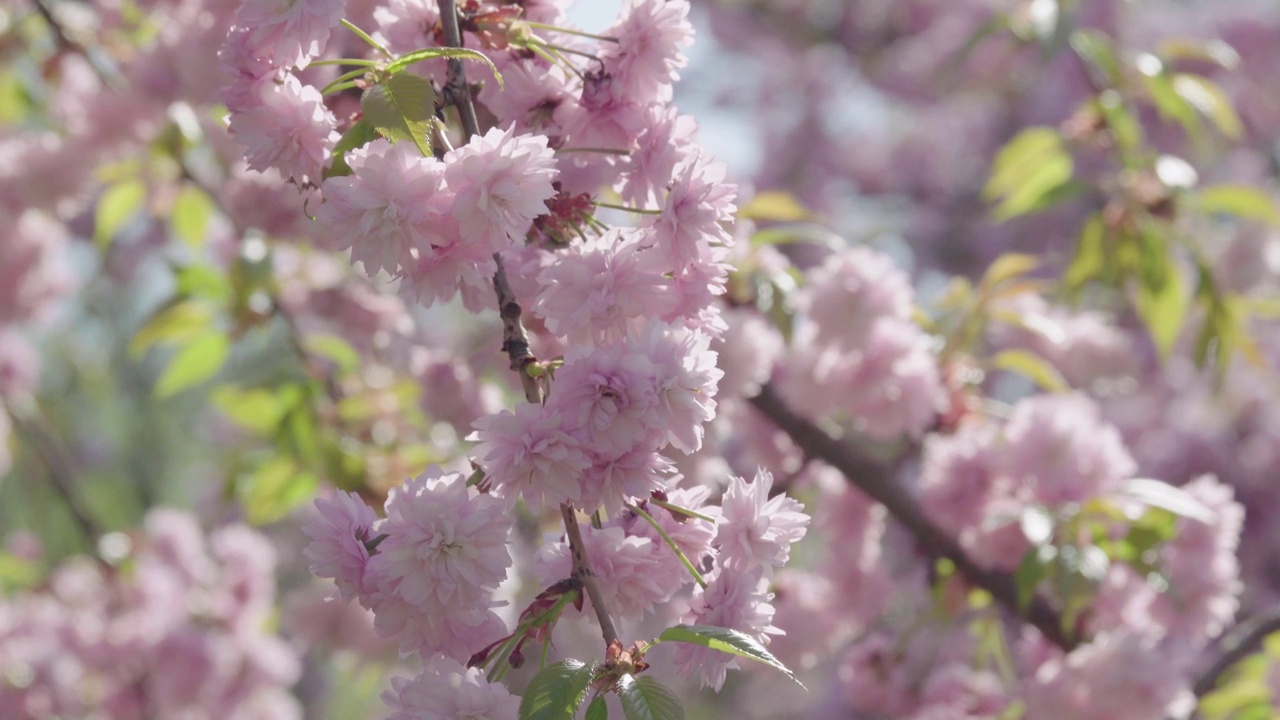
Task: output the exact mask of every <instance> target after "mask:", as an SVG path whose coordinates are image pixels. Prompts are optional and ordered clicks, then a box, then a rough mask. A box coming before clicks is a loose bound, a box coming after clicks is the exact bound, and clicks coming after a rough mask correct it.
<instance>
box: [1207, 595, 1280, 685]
mask: <svg viewBox="0 0 1280 720" xmlns="http://www.w3.org/2000/svg"><path fill="white" fill-rule="evenodd" d="M1277 631H1280V607H1273V608H1270V609H1269V610H1267V611H1266V612H1264V613H1261V614H1259V615H1254V616H1253V617H1251V618H1249V619H1247V620H1244V621H1242V622H1240V623H1239V624H1237V625H1236V626H1235V627H1234V628H1232V629H1231V631H1230V632H1228V633H1227V634H1226V635H1224V636H1223V638H1222V640H1221V642H1219V643H1218V654H1217V655H1216V656H1215V657H1214V659H1213V663H1212V664H1210V665H1209V667H1207V668H1205V670H1204V672H1202V673H1200V676H1199V677H1197V678H1196V682H1195V685H1193V686H1192V690H1194V691H1195V694H1196V696H1197V697H1203V696H1204V695H1207V694H1209V693H1210V692H1212V691H1213V689H1214V686H1216V685H1217V684H1218V679H1219V678H1220V677H1222V674H1223V673H1224V672H1226V671H1227V669H1228V668H1230V667H1231V666H1232V665H1235V664H1236V663H1237V662H1239V661H1240V660H1243V659H1244V657H1245V656H1246V655H1249V654H1250V653H1253V652H1254V651H1255V650H1257V649H1258V647H1259V646H1261V645H1262V641H1263V640H1264V639H1265V638H1266V637H1267V636H1268V635H1270V634H1271V633H1273V632H1277Z"/></svg>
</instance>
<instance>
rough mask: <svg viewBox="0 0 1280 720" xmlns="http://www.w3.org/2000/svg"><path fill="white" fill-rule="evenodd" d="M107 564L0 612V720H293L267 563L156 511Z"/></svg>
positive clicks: (263, 542)
mask: <svg viewBox="0 0 1280 720" xmlns="http://www.w3.org/2000/svg"><path fill="white" fill-rule="evenodd" d="M106 549H108V550H109V551H110V552H109V555H110V558H111V563H112V564H108V563H106V562H104V561H102V560H98V561H96V562H95V561H93V560H89V559H87V558H86V559H82V560H80V561H78V562H74V563H68V564H65V565H63V566H61V567H59V568H58V569H57V570H56V571H55V572H54V573H53V574H52V575H51V576H50V577H49V579H48V581H47V582H46V585H45V587H44V589H43V590H42V591H40V592H34V593H31V594H28V595H24V596H20V597H17V598H14V599H13V600H11V601H7V602H4V603H0V666H3V667H4V668H5V674H4V677H5V681H4V682H3V683H2V684H0V714H3V716H4V717H12V718H47V717H105V718H121V719H123V718H142V717H185V718H210V719H212V718H222V717H237V718H260V719H261V720H281V719H285V720H287V719H288V718H301V717H302V707H301V705H300V704H299V703H298V700H297V698H295V697H294V696H293V694H292V693H291V692H290V691H289V688H290V686H292V685H293V683H295V682H297V680H298V678H299V675H300V673H301V667H300V663H299V659H298V656H297V654H296V651H295V650H294V648H293V647H291V646H290V645H288V644H286V643H285V642H284V641H283V640H281V639H280V638H279V637H277V636H275V635H273V634H271V633H269V632H268V631H267V628H268V623H269V621H270V618H271V615H272V614H273V613H274V611H275V600H276V598H275V594H276V593H275V590H276V584H275V576H274V573H275V570H276V568H275V557H276V554H275V550H274V549H273V548H272V545H271V543H270V542H269V541H268V540H267V538H266V537H264V536H263V535H261V534H259V533H257V532H255V531H253V530H250V529H249V528H248V527H246V526H244V525H228V526H225V527H223V528H221V529H219V530H217V531H215V532H214V533H213V534H212V535H210V536H209V537H208V538H206V537H205V535H204V534H203V531H202V530H201V528H200V526H199V524H198V523H197V521H196V519H195V518H194V517H193V516H191V515H189V514H186V513H182V512H178V511H176V510H154V511H152V512H151V513H150V514H149V515H148V516H147V520H146V525H145V527H144V530H143V532H141V533H138V534H137V535H135V536H131V537H126V536H124V535H121V534H117V535H112V536H109V541H108V542H107V543H106Z"/></svg>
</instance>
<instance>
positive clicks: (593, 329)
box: [534, 230, 672, 345]
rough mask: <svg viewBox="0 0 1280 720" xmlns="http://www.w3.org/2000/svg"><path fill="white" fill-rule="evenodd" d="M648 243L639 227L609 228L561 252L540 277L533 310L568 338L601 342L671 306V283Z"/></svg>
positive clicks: (620, 335)
mask: <svg viewBox="0 0 1280 720" xmlns="http://www.w3.org/2000/svg"><path fill="white" fill-rule="evenodd" d="M646 242H647V238H646V235H645V233H643V232H637V231H627V230H610V231H609V232H607V233H605V234H604V235H602V236H600V237H598V238H591V239H590V240H588V241H587V242H585V243H582V244H581V245H574V246H573V247H572V248H570V249H569V250H566V251H564V252H562V253H560V254H559V257H557V258H556V262H554V263H552V264H551V265H549V266H548V267H547V268H546V269H545V270H543V271H542V273H541V274H540V275H539V276H538V284H539V285H540V286H541V288H542V290H541V292H539V293H538V297H537V298H536V299H535V303H534V312H535V313H537V314H538V315H540V316H542V317H543V318H545V319H546V323H547V328H548V329H550V330H551V331H552V332H554V333H556V334H557V335H561V336H563V337H565V338H567V339H568V340H569V342H574V343H589V342H594V343H597V344H602V345H607V344H612V343H616V342H618V341H619V340H621V339H622V338H623V337H625V336H626V334H627V331H628V330H629V329H631V328H632V327H634V326H635V324H636V321H637V320H639V319H641V318H646V317H661V316H662V315H663V314H664V313H666V312H669V311H670V309H671V308H672V296H671V294H670V292H669V289H670V282H669V281H668V280H667V278H665V277H664V276H663V271H662V268H661V267H658V266H657V265H656V264H655V260H656V254H655V253H653V252H650V251H648V250H646V249H645V245H646Z"/></svg>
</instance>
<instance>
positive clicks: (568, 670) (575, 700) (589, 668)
mask: <svg viewBox="0 0 1280 720" xmlns="http://www.w3.org/2000/svg"><path fill="white" fill-rule="evenodd" d="M595 673H596V664H595V662H592V663H590V664H585V663H583V662H581V661H580V660H561V661H560V662H558V663H555V664H553V665H548V666H547V667H545V668H543V669H542V670H541V671H540V672H539V673H538V674H537V675H534V676H533V679H532V680H530V681H529V687H528V688H526V689H525V691H524V697H523V698H521V699H520V716H519V717H520V720H572V718H573V716H574V714H575V713H577V711H578V706H579V705H581V704H582V698H583V696H584V695H585V694H586V692H587V686H588V685H590V684H591V679H592V678H593V677H594V676H595Z"/></svg>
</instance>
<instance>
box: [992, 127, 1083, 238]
mask: <svg viewBox="0 0 1280 720" xmlns="http://www.w3.org/2000/svg"><path fill="white" fill-rule="evenodd" d="M1074 172H1075V163H1074V162H1073V161H1072V159H1071V155H1070V154H1068V153H1067V151H1066V148H1065V146H1064V145H1063V142H1062V136H1061V135H1059V134H1058V131H1056V130H1054V129H1053V128H1048V127H1032V128H1027V129H1026V130H1023V131H1022V132H1020V133H1018V134H1017V135H1016V136H1014V138H1013V139H1012V140H1010V141H1009V142H1008V143H1006V144H1005V146H1004V147H1002V148H1000V152H998V153H997V154H996V158H995V163H994V164H993V166H992V170H991V178H990V179H989V180H988V181H987V185H986V187H985V188H983V191H982V195H983V198H984V199H986V200H988V201H995V200H999V201H1000V203H999V205H997V206H996V208H995V209H994V210H993V211H992V216H993V217H994V218H995V219H996V220H998V221H1004V220H1008V219H1010V218H1014V217H1017V216H1019V215H1025V214H1027V213H1031V212H1035V211H1037V210H1042V209H1044V208H1045V207H1048V206H1049V205H1051V204H1052V203H1053V202H1056V201H1057V200H1058V199H1059V198H1058V197H1057V196H1055V195H1054V193H1055V191H1058V192H1061V189H1062V188H1063V186H1065V185H1067V184H1068V183H1069V182H1070V180H1071V176H1072V174H1073V173H1074Z"/></svg>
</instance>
